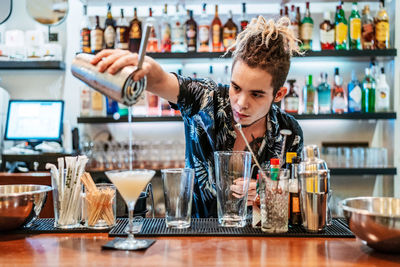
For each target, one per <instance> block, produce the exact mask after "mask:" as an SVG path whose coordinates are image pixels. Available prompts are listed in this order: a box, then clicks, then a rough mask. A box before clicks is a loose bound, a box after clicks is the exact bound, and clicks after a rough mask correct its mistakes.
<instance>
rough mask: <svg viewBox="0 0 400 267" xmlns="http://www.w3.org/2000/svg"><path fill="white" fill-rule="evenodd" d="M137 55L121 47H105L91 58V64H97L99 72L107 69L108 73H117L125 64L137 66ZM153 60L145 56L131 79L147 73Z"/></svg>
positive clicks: (139, 77) (141, 76) (138, 78)
mask: <svg viewBox="0 0 400 267" xmlns="http://www.w3.org/2000/svg"><path fill="white" fill-rule="evenodd" d="M138 61H139V56H138V54H137V53H131V52H129V51H127V50H121V49H105V50H102V51H101V52H99V53H98V54H97V55H96V56H95V57H94V58H93V60H92V62H91V63H92V64H93V65H97V69H98V70H99V71H100V72H104V71H108V72H109V73H110V74H115V73H117V72H118V71H119V70H120V69H122V68H124V67H126V66H137V64H138ZM152 63H155V62H154V60H153V59H152V58H150V57H145V60H144V62H143V66H142V69H140V70H139V71H137V72H135V74H134V76H133V79H134V81H138V80H140V79H142V78H143V77H144V76H146V75H148V74H149V72H150V69H151V65H152Z"/></svg>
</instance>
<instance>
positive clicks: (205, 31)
mask: <svg viewBox="0 0 400 267" xmlns="http://www.w3.org/2000/svg"><path fill="white" fill-rule="evenodd" d="M206 7H207V4H203V12H202V13H201V19H200V23H199V43H200V46H199V52H210V23H209V20H208V18H207V11H206Z"/></svg>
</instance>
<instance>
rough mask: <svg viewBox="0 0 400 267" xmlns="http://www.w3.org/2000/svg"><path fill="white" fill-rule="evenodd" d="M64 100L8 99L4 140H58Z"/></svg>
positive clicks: (59, 138)
mask: <svg viewBox="0 0 400 267" xmlns="http://www.w3.org/2000/svg"><path fill="white" fill-rule="evenodd" d="M63 113H64V101H62V100H10V102H9V104H8V113H7V123H6V132H5V136H4V139H5V140H14V141H18V140H21V141H22V140H24V141H31V142H36V141H60V140H61V134H62V124H63Z"/></svg>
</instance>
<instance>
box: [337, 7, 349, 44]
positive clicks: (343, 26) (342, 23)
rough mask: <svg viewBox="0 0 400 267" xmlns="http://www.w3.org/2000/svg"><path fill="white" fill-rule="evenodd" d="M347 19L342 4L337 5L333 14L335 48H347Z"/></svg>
mask: <svg viewBox="0 0 400 267" xmlns="http://www.w3.org/2000/svg"><path fill="white" fill-rule="evenodd" d="M347 31H348V25H347V19H346V17H345V14H344V10H343V8H342V5H339V6H338V8H337V11H336V16H335V43H336V46H335V49H336V50H343V49H347Z"/></svg>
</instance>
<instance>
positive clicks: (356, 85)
mask: <svg viewBox="0 0 400 267" xmlns="http://www.w3.org/2000/svg"><path fill="white" fill-rule="evenodd" d="M347 90H348V92H349V101H348V103H349V112H361V98H362V90H361V84H360V82H359V81H358V79H357V76H356V72H355V71H354V70H353V71H352V72H351V81H350V83H349V84H348V85H347Z"/></svg>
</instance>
